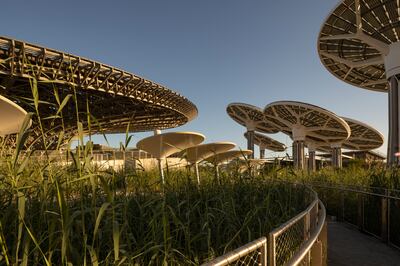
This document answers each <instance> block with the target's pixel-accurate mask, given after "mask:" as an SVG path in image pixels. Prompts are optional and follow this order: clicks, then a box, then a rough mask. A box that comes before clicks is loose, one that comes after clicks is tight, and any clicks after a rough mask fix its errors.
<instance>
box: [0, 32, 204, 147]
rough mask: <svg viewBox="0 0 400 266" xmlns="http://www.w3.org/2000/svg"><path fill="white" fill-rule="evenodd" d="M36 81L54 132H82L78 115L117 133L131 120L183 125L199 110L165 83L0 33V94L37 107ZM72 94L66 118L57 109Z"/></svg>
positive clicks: (87, 126) (95, 129) (135, 125)
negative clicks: (79, 129) (33, 91)
mask: <svg viewBox="0 0 400 266" xmlns="http://www.w3.org/2000/svg"><path fill="white" fill-rule="evenodd" d="M35 82H37V88H38V94H39V100H40V104H39V113H40V116H41V117H42V118H52V119H46V120H43V119H42V123H44V128H45V131H48V132H51V134H49V136H53V137H54V135H55V134H54V133H58V132H61V131H63V132H65V136H73V135H74V134H76V131H77V127H78V126H77V124H78V123H77V122H78V120H79V122H81V123H82V126H83V130H84V131H86V132H88V131H91V132H92V133H99V132H102V133H116V132H125V130H126V129H127V126H128V125H129V131H132V132H138V131H148V130H154V129H165V128H172V127H177V126H180V125H183V124H185V123H187V122H188V121H190V120H192V119H194V118H195V117H196V116H197V108H196V106H195V105H194V104H193V103H192V102H190V101H189V100H188V99H186V98H185V97H183V96H181V95H180V94H178V93H176V92H173V91H171V90H169V89H168V88H166V87H164V86H162V85H159V84H156V83H154V82H152V81H149V80H146V79H144V78H141V77H139V76H136V75H134V74H132V73H129V72H126V71H123V70H120V69H117V68H114V67H111V66H108V65H105V64H102V63H98V62H95V61H92V60H88V59H85V58H82V57H79V56H75V55H71V54H67V53H64V52H60V51H56V50H53V49H48V48H45V47H41V46H38V45H34V44H30V43H26V42H23V41H18V40H14V39H11V38H6V37H0V86H1V87H0V94H1V95H3V96H5V97H7V98H9V99H11V100H12V101H14V102H15V103H17V104H18V105H20V106H21V107H23V108H24V109H25V110H27V111H28V112H35V108H34V103H33V102H34V101H33V98H34V95H33V93H32V83H35ZM67 95H72V96H73V97H71V100H69V101H68V103H67V104H66V105H65V106H64V108H63V111H62V113H61V114H58V116H62V117H63V122H62V123H61V122H60V121H59V119H60V118H59V117H56V114H57V110H58V108H59V106H60V102H62V100H63V99H64V98H65V97H67ZM57 98H58V99H57ZM88 113H90V117H91V119H90V118H89V119H88ZM89 120H91V123H89ZM36 122H37V121H36ZM34 125H36V127H34V128H33V131H34V132H36V134H38V128H37V123H34ZM56 139H57V138H56Z"/></svg>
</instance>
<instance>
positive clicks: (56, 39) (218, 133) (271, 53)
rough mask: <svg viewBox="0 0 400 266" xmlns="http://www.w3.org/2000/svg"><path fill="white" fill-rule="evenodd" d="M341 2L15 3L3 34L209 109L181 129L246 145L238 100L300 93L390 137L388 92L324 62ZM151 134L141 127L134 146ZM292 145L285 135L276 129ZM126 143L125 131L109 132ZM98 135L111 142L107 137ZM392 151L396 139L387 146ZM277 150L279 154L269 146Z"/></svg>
mask: <svg viewBox="0 0 400 266" xmlns="http://www.w3.org/2000/svg"><path fill="white" fill-rule="evenodd" d="M337 2H338V0H302V1H294V0H291V1H289V0H282V1H272V0H269V1H267V0H254V1H243V0H201V1H194V0H192V1H190V0H168V1H166V0H143V1H135V0H125V1H117V0H115V1H104V0H101V1H100V0H97V1H95V0H92V1H82V0H80V1H78V0H69V1H54V0H53V1H50V0H40V1H28V0H25V1H5V2H4V3H2V5H1V11H2V12H1V13H2V15H1V16H0V23H1V26H2V27H1V28H2V30H1V35H5V36H9V37H13V38H17V39H21V40H25V41H27V42H32V43H37V44H40V45H44V46H47V47H50V48H55V49H58V50H62V51H66V52H69V53H72V54H76V55H79V56H82V57H87V58H89V59H93V60H98V61H100V62H103V63H105V64H109V65H112V66H115V67H119V68H122V69H124V70H127V71H130V72H133V73H135V74H137V75H140V76H143V77H146V78H148V79H150V80H152V81H155V82H158V83H161V84H163V85H165V86H167V87H169V88H171V89H173V90H175V91H178V92H179V93H181V94H182V95H184V96H186V97H187V98H189V99H190V100H191V101H193V102H194V103H195V104H196V105H197V107H198V109H199V116H198V117H197V118H196V119H195V120H194V121H192V122H190V123H188V124H187V125H185V126H182V127H180V128H176V129H173V130H175V131H177V130H178V131H197V132H201V133H203V134H205V135H206V137H207V139H206V141H207V142H213V141H222V140H226V141H234V142H236V143H237V144H239V146H240V147H242V148H245V147H246V142H245V139H244V138H243V133H244V128H243V127H241V126H240V125H238V124H236V123H235V122H234V121H233V120H231V119H230V118H229V117H228V115H227V114H226V111H225V108H226V106H227V105H228V104H229V103H231V102H245V103H249V104H253V105H257V106H259V107H261V108H263V107H264V106H265V105H266V104H268V103H270V102H272V101H277V100H298V101H304V102H308V103H312V104H316V105H319V106H321V107H324V108H327V109H329V110H331V111H333V112H335V113H337V114H338V115H343V116H347V117H351V118H354V119H358V120H361V121H364V122H366V123H368V124H370V125H372V126H374V127H376V128H377V129H378V130H380V131H381V132H382V133H383V134H384V135H385V137H386V135H387V123H388V122H387V95H386V94H385V93H378V92H372V91H367V90H363V89H359V88H356V87H352V86H350V85H347V84H346V83H344V82H342V81H341V80H339V79H337V78H335V77H334V76H332V75H331V74H330V73H329V72H328V71H327V70H326V69H325V68H324V67H323V66H322V64H321V63H320V60H319V57H318V54H317V36H318V32H319V30H320V26H321V24H322V23H323V21H324V20H325V17H326V16H327V15H328V13H329V12H330V11H331V10H332V8H333V7H334V6H335V5H336V3H337ZM151 134H152V133H151V132H148V133H140V134H134V136H135V137H134V142H133V144H134V143H135V142H136V141H137V140H138V139H140V138H142V137H145V136H149V135H151ZM271 136H272V137H274V138H276V139H277V140H280V141H282V142H284V143H286V144H288V145H289V146H290V145H291V141H290V139H289V138H288V137H286V136H285V135H283V134H276V135H271ZM109 140H110V142H111V144H112V145H115V146H117V145H118V143H119V141H122V140H123V136H121V135H114V136H111V137H110V138H109ZM96 141H97V142H104V141H103V139H102V138H98V139H96ZM380 151H382V152H386V142H385V145H384V147H382V148H381V149H380ZM267 155H271V153H269V154H268V153H267Z"/></svg>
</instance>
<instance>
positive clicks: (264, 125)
mask: <svg viewBox="0 0 400 266" xmlns="http://www.w3.org/2000/svg"><path fill="white" fill-rule="evenodd" d="M226 112H227V113H228V115H229V116H230V117H231V118H232V119H233V120H235V121H236V122H237V123H239V124H240V125H242V126H245V127H246V130H247V131H246V134H247V149H248V150H251V151H252V153H251V154H250V155H249V156H250V157H251V158H252V159H254V141H255V139H254V138H255V131H257V132H261V133H277V132H278V131H279V129H277V128H276V127H275V126H274V125H273V124H271V123H269V122H268V120H266V119H265V117H264V114H263V111H262V109H260V108H258V107H256V106H253V105H250V104H246V103H231V104H229V105H228V107H227V108H226Z"/></svg>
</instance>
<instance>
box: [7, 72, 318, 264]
mask: <svg viewBox="0 0 400 266" xmlns="http://www.w3.org/2000/svg"><path fill="white" fill-rule="evenodd" d="M38 87H39V86H38V82H37V81H36V80H34V79H32V80H31V89H32V99H31V100H29V99H28V100H27V99H24V100H25V101H27V102H30V103H31V110H32V113H31V114H30V118H32V120H33V122H34V125H35V128H36V129H35V134H32V133H33V132H32V129H29V128H28V123H25V125H24V127H23V128H22V129H21V132H20V133H19V134H18V135H17V137H16V138H12V137H11V138H3V139H1V143H0V264H2V265H3V264H4V265H135V264H136V265H162V264H163V265H167V264H168V265H198V264H200V263H202V262H205V261H208V260H209V259H211V258H214V257H216V256H219V255H221V254H223V253H225V252H227V251H229V250H233V249H235V248H237V247H239V246H241V245H244V244H246V243H248V242H250V241H252V240H254V239H256V238H259V237H260V236H265V235H266V234H267V233H268V232H269V231H270V230H271V229H272V228H274V227H276V226H278V225H279V224H281V223H283V222H285V221H287V220H288V219H290V218H291V217H292V216H294V215H295V214H297V213H298V212H300V211H301V210H303V209H304V208H305V206H306V205H307V204H308V203H309V202H310V199H309V198H307V197H305V194H306V193H307V192H306V191H305V188H304V187H303V186H297V187H295V186H288V185H286V184H284V183H282V182H275V181H271V180H270V181H267V180H265V179H264V178H256V177H252V176H251V175H246V174H239V172H238V171H237V169H236V170H232V171H230V172H226V171H225V172H222V173H221V176H220V180H218V182H217V181H216V178H215V174H214V169H212V168H207V167H205V168H203V169H202V171H201V176H202V184H201V186H200V187H198V186H197V182H196V181H195V178H194V174H193V173H190V172H189V171H187V170H186V171H185V170H182V171H168V172H167V174H166V181H167V184H166V185H165V186H163V185H162V184H161V183H160V178H159V175H158V172H157V171H153V172H152V171H150V172H142V171H126V170H125V169H123V170H121V171H118V172H116V171H113V170H106V171H101V170H99V169H98V168H97V167H96V166H95V165H94V164H93V163H92V158H91V153H92V145H91V143H90V142H87V143H84V133H86V134H87V133H90V128H91V124H92V123H93V124H92V125H94V124H95V121H96V119H95V118H93V117H92V116H91V114H90V110H89V106H87V108H86V110H78V104H77V103H76V101H77V99H76V95H75V93H74V92H75V91H74V90H72V91H73V93H72V94H67V95H65V97H64V98H60V96H59V94H58V88H57V86H56V85H54V86H53V90H54V97H55V102H56V103H57V104H55V105H54V104H51V105H52V106H53V107H52V108H53V109H54V114H51V115H50V117H43V116H42V114H41V112H40V110H42V107H43V105H49V104H50V103H48V102H43V101H41V99H40V89H39V88H38ZM71 103H75V107H76V108H75V110H74V111H73V112H72V113H68V112H70V111H72V110H73V109H71V108H70V107H69V108H68V110H69V111H68V112H67V111H66V110H65V109H66V108H64V107H65V106H67V104H68V105H69V104H71ZM78 114H79V115H78ZM71 115H75V116H76V120H77V125H76V128H77V138H78V148H77V149H76V152H72V150H71V148H70V147H68V146H66V147H65V146H64V148H67V150H66V154H68V157H69V161H70V162H71V163H70V164H68V165H66V164H60V163H59V162H58V161H57V160H54V159H52V157H51V156H49V154H50V152H51V151H49V150H48V148H47V147H48V146H49V144H50V140H51V139H50V138H49V136H51V135H53V136H55V137H56V139H58V145H57V150H58V149H60V148H61V146H62V144H63V139H64V135H63V132H60V133H55V132H57V130H54V128H57V127H60V126H61V127H62V128H64V119H70V117H68V116H71ZM26 122H28V120H27V121H26ZM43 123H44V124H43ZM83 125H86V126H85V128H86V129H87V128H88V129H89V132H88V131H87V130H85V128H84V126H83ZM52 126H53V127H54V128H52ZM49 127H50V128H49ZM128 131H129V125H128V126H127V132H126V136H125V141H124V143H123V144H121V150H122V151H124V150H125V149H126V148H127V147H128V145H129V143H130V141H131V139H132V135H130V134H128ZM33 135H34V136H36V139H33V142H32V136H33ZM89 139H90V138H89ZM35 141H39V142H42V145H41V146H42V147H43V149H44V156H42V157H36V156H35V153H33V152H34V147H35V145H31V144H30V143H35Z"/></svg>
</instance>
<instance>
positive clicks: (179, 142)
mask: <svg viewBox="0 0 400 266" xmlns="http://www.w3.org/2000/svg"><path fill="white" fill-rule="evenodd" d="M204 139H205V137H204V135H202V134H199V133H195V132H167V133H162V134H156V135H153V136H150V137H147V138H144V139H141V140H140V141H138V143H137V144H136V146H137V148H138V149H140V150H143V151H145V152H148V153H150V154H151V155H152V156H153V157H154V158H157V160H158V165H159V170H160V177H161V181H162V183H163V184H165V178H164V171H163V161H164V160H165V159H166V158H167V157H168V156H170V155H172V154H174V153H177V152H181V151H183V150H185V149H187V148H190V147H193V146H196V145H199V144H200V143H202V142H203V141H204Z"/></svg>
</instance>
